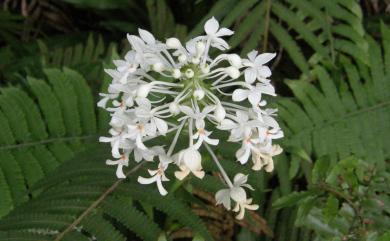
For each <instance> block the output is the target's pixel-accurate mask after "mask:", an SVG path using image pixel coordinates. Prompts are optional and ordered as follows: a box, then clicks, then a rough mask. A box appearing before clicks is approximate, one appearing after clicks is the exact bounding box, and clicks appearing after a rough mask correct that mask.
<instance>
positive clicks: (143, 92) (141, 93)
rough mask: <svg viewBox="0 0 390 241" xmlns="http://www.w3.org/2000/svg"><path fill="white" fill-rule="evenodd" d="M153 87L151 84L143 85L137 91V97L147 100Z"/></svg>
mask: <svg viewBox="0 0 390 241" xmlns="http://www.w3.org/2000/svg"><path fill="white" fill-rule="evenodd" d="M151 89H152V87H151V86H150V85H149V84H145V85H141V86H140V87H139V88H138V90H137V96H138V97H141V98H146V97H147V96H148V94H149V92H150V90H151Z"/></svg>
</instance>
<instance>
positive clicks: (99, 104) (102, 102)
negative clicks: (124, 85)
mask: <svg viewBox="0 0 390 241" xmlns="http://www.w3.org/2000/svg"><path fill="white" fill-rule="evenodd" d="M109 99H110V98H108V97H104V98H103V99H101V100H100V101H99V102H98V103H97V106H98V107H100V108H106V105H107V102H108V100H109Z"/></svg>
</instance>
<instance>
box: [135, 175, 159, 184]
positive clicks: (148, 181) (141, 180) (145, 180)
mask: <svg viewBox="0 0 390 241" xmlns="http://www.w3.org/2000/svg"><path fill="white" fill-rule="evenodd" d="M137 180H138V182H139V183H141V184H151V183H153V182H156V180H157V176H154V177H149V178H145V177H141V176H139V177H138V179H137Z"/></svg>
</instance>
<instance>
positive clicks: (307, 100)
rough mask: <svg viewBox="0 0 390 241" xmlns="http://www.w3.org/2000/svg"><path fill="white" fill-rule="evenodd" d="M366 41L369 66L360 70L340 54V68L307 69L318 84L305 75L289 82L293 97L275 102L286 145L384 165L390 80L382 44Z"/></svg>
mask: <svg viewBox="0 0 390 241" xmlns="http://www.w3.org/2000/svg"><path fill="white" fill-rule="evenodd" d="M368 43H369V44H370V58H368V59H367V61H368V63H369V66H370V68H368V69H367V70H366V71H367V72H365V73H366V74H365V75H362V74H361V73H362V72H359V68H356V67H355V66H353V65H352V63H353V62H352V61H351V60H349V59H348V58H347V57H342V58H341V59H340V64H341V66H342V68H340V69H337V70H335V69H330V70H327V69H325V68H323V67H320V66H316V67H315V68H314V69H313V70H312V71H311V74H312V76H313V77H314V78H315V79H316V80H317V81H318V83H319V85H320V86H319V87H315V86H314V85H313V84H310V83H308V82H307V80H305V79H301V80H300V81H290V82H289V83H288V85H289V87H290V88H291V89H292V91H293V92H294V94H295V96H296V97H297V101H291V100H282V101H280V102H279V106H280V108H279V109H280V116H281V118H282V119H283V120H284V125H285V129H286V130H287V131H288V132H289V133H290V135H289V136H290V137H291V138H289V139H288V140H287V141H286V144H287V143H289V144H291V145H295V146H299V147H301V148H304V149H305V150H306V151H307V152H308V153H310V154H312V153H314V154H316V156H322V155H330V156H331V157H333V159H334V160H335V159H336V158H342V157H345V156H347V155H350V154H355V155H357V156H360V157H362V158H366V159H367V160H374V161H376V162H377V164H378V165H379V166H383V165H384V161H385V160H386V159H388V158H389V156H390V152H389V150H388V148H387V147H388V146H389V144H390V143H389V140H388V138H387V137H388V136H389V135H390V132H389V131H390V128H389V118H390V98H389V95H388V93H389V91H390V90H389V86H390V84H389V78H388V76H386V75H385V67H384V63H383V60H382V52H381V46H380V45H379V44H378V43H376V42H375V41H374V40H371V39H369V40H368ZM385 46H386V45H385ZM353 61H355V63H359V61H360V60H359V58H358V59H353ZM359 67H361V66H359ZM365 69H366V68H364V67H363V68H362V70H365ZM330 71H332V74H331V73H330ZM363 73H364V72H363ZM331 76H332V77H333V76H334V77H333V78H337V79H332V78H331ZM362 78H365V80H363V79H362ZM386 136H387V137H386Z"/></svg>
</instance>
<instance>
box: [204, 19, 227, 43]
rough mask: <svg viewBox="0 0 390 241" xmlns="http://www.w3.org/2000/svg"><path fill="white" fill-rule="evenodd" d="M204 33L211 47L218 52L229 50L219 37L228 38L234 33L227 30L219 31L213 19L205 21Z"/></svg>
mask: <svg viewBox="0 0 390 241" xmlns="http://www.w3.org/2000/svg"><path fill="white" fill-rule="evenodd" d="M204 31H205V32H206V34H207V37H208V39H209V40H210V44H211V46H212V47H215V48H217V49H220V50H225V49H228V48H229V45H228V43H227V42H226V41H225V40H223V39H222V38H221V37H223V36H230V35H232V34H233V33H234V32H233V31H231V30H230V29H227V28H221V29H220V28H219V23H218V21H217V20H216V19H215V18H214V17H212V18H211V19H209V20H207V22H206V24H205V25H204Z"/></svg>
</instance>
